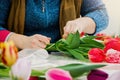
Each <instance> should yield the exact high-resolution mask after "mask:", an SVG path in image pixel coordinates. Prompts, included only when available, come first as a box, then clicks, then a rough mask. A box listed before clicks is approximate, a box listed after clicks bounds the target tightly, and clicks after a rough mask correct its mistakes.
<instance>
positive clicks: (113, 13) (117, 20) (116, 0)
mask: <svg viewBox="0 0 120 80" xmlns="http://www.w3.org/2000/svg"><path fill="white" fill-rule="evenodd" d="M103 2H104V3H105V5H106V8H107V11H108V15H109V19H110V20H109V25H108V27H107V29H105V30H103V31H102V33H106V34H110V35H114V34H115V35H118V34H119V35H120V9H119V7H120V0H103Z"/></svg>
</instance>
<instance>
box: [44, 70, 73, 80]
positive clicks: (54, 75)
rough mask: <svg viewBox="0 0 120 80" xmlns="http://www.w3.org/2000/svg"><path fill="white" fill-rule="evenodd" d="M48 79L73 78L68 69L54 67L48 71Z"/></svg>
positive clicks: (70, 79)
mask: <svg viewBox="0 0 120 80" xmlns="http://www.w3.org/2000/svg"><path fill="white" fill-rule="evenodd" d="M46 80H72V76H71V75H70V73H69V72H68V71H65V70H62V69H59V68H53V69H49V70H48V71H47V72H46Z"/></svg>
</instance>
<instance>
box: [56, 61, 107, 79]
mask: <svg viewBox="0 0 120 80" xmlns="http://www.w3.org/2000/svg"><path fill="white" fill-rule="evenodd" d="M103 66H105V65H103V64H79V63H76V64H68V65H64V66H59V67H58V68H61V69H64V70H67V71H69V72H70V74H71V76H72V77H73V78H76V77H80V76H82V75H83V74H84V73H86V72H89V71H91V70H93V69H96V68H100V67H103Z"/></svg>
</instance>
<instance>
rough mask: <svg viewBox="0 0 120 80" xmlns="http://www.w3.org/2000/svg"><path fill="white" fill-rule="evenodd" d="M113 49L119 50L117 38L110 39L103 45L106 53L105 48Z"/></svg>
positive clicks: (119, 43) (119, 44) (119, 45)
mask: <svg viewBox="0 0 120 80" xmlns="http://www.w3.org/2000/svg"><path fill="white" fill-rule="evenodd" d="M109 49H114V50H117V51H120V41H119V40H118V39H110V40H109V41H108V42H107V43H106V44H105V47H104V52H105V53H106V52H107V50H109Z"/></svg>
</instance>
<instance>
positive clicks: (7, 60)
mask: <svg viewBox="0 0 120 80" xmlns="http://www.w3.org/2000/svg"><path fill="white" fill-rule="evenodd" d="M1 49H2V51H1V59H2V62H3V64H5V65H6V66H8V67H11V66H12V65H13V64H14V63H15V62H16V60H17V58H18V51H17V48H16V47H15V45H14V44H13V42H12V41H10V42H4V43H2V46H1Z"/></svg>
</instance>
